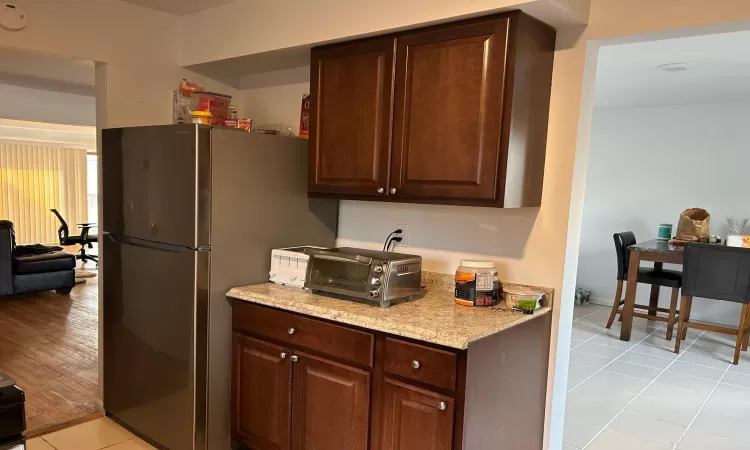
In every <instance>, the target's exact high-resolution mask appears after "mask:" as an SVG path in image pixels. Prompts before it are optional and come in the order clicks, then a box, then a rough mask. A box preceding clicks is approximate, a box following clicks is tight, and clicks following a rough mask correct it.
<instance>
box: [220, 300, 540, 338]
mask: <svg viewBox="0 0 750 450" xmlns="http://www.w3.org/2000/svg"><path fill="white" fill-rule="evenodd" d="M227 297H231V298H234V299H237V300H242V301H246V302H250V303H256V304H259V305H263V306H269V307H271V308H277V309H282V310H284V311H290V312H294V313H298V314H303V315H307V316H311V317H315V318H318V319H323V320H330V321H332V322H337V323H342V324H346V325H351V326H355V327H359V328H364V329H367V330H373V331H380V332H383V333H388V334H392V335H396V336H401V337H405V338H409V339H414V340H416V341H421V342H427V343H431V344H437V345H442V346H445V347H450V348H454V349H457V350H466V349H468V348H469V346H470V345H471V344H472V343H474V342H476V341H479V340H481V339H484V338H486V337H489V336H492V335H495V334H497V333H502V332H503V331H506V330H509V329H511V328H513V327H516V326H518V325H521V324H523V323H526V322H529V321H531V320H534V319H536V318H539V317H542V316H544V315H546V314H548V313H550V312H552V308H551V307H549V306H546V307H543V308H540V309H538V310H536V311H535V312H534V314H523V315H520V314H519V317H518V319H517V320H516V321H515V322H513V323H511V324H508V326H504V327H501V328H498V329H495V330H487V331H486V332H482V333H477V334H475V335H470V336H468V337H463V336H462V337H457V338H456V339H455V340H452V339H446V337H445V336H439V335H436V334H435V333H434V332H433V331H432V330H426V329H424V328H419V327H414V326H411V325H403V324H400V325H397V326H396V325H394V326H393V327H388V326H383V322H373V321H372V319H371V318H370V317H366V316H360V317H359V320H357V319H356V318H349V317H347V316H346V314H342V313H341V312H336V311H332V310H331V309H329V308H325V307H319V306H316V305H310V304H305V303H300V302H295V301H288V300H282V299H279V298H273V299H270V298H265V296H263V295H252V294H247V293H245V292H242V291H240V290H238V289H236V288H232V289H230V290H229V292H227Z"/></svg>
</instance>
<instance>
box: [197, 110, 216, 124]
mask: <svg viewBox="0 0 750 450" xmlns="http://www.w3.org/2000/svg"><path fill="white" fill-rule="evenodd" d="M211 115H212V114H211V111H193V123H197V124H198V125H211Z"/></svg>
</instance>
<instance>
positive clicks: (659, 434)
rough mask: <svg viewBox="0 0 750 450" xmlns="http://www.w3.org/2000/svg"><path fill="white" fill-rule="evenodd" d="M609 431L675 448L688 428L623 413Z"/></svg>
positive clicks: (610, 426)
mask: <svg viewBox="0 0 750 450" xmlns="http://www.w3.org/2000/svg"><path fill="white" fill-rule="evenodd" d="M608 429H610V430H612V431H616V432H618V433H624V434H629V435H630V436H635V437H638V438H641V439H643V440H646V441H649V442H653V443H655V444H659V445H663V446H665V447H674V446H675V445H677V442H678V441H679V440H680V438H681V437H682V435H683V434H684V433H685V429H686V428H685V427H683V426H680V425H677V424H674V423H669V422H662V421H660V420H654V419H653V418H651V417H646V416H641V415H638V414H632V413H628V412H623V413H622V414H620V416H619V417H617V419H615V420H614V422H612V423H611V424H610V425H609V427H608Z"/></svg>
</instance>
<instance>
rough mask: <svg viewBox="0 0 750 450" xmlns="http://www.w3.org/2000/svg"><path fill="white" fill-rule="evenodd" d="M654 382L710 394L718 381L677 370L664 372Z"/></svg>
mask: <svg viewBox="0 0 750 450" xmlns="http://www.w3.org/2000/svg"><path fill="white" fill-rule="evenodd" d="M655 383H659V384H666V385H667V386H674V387H679V388H682V389H687V390H689V391H693V392H699V393H701V394H710V393H711V392H712V391H713V390H714V388H715V387H716V385H717V384H718V381H711V380H705V379H703V378H697V377H693V376H690V375H684V374H681V373H677V372H664V373H663V374H661V376H660V377H659V378H657V379H656V381H655Z"/></svg>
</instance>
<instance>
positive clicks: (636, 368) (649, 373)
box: [602, 360, 662, 381]
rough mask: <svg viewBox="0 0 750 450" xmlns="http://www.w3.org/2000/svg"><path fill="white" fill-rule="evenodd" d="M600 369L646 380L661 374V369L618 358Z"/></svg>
mask: <svg viewBox="0 0 750 450" xmlns="http://www.w3.org/2000/svg"><path fill="white" fill-rule="evenodd" d="M602 370H605V371H607V372H615V373H619V374H623V375H628V376H631V377H635V378H640V379H641V380H646V381H651V380H654V379H655V378H656V377H658V376H659V375H661V372H662V369H655V368H653V367H646V366H641V365H638V364H633V363H629V362H625V361H620V360H617V361H615V362H613V363H612V364H610V365H608V366H607V367H605V368H604V369H602Z"/></svg>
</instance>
